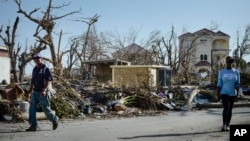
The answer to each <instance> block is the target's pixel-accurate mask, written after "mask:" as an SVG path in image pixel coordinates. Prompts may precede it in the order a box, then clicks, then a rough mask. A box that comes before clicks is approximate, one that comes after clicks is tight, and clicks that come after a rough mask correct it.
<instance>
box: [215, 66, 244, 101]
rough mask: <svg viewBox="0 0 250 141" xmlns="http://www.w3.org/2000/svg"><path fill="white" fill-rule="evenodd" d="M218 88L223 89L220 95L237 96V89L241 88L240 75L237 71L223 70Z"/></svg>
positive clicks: (219, 76) (220, 73) (219, 77)
mask: <svg viewBox="0 0 250 141" xmlns="http://www.w3.org/2000/svg"><path fill="white" fill-rule="evenodd" d="M217 86H218V87H221V91H220V94H227V95H229V96H236V90H235V89H236V88H238V87H239V86H240V73H239V71H238V70H237V69H234V68H232V69H222V70H220V72H219V75H218V82H217Z"/></svg>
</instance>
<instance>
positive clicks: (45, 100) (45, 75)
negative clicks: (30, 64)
mask: <svg viewBox="0 0 250 141" xmlns="http://www.w3.org/2000/svg"><path fill="white" fill-rule="evenodd" d="M33 59H34V62H35V63H36V66H35V67H34V68H33V71H32V79H31V86H30V90H29V94H30V95H29V98H30V107H29V124H30V127H29V128H28V129H26V131H36V129H37V120H36V109H37V105H38V104H40V105H41V107H42V110H43V112H44V114H45V115H46V117H47V118H48V120H49V121H51V122H52V124H53V127H52V129H53V130H55V129H56V128H57V127H58V117H57V116H56V115H55V114H53V113H52V110H51V108H50V92H49V90H48V85H49V83H51V81H52V80H53V78H52V74H51V72H50V70H49V68H48V67H47V66H46V65H45V64H44V63H42V57H41V55H40V54H36V55H34V57H33Z"/></svg>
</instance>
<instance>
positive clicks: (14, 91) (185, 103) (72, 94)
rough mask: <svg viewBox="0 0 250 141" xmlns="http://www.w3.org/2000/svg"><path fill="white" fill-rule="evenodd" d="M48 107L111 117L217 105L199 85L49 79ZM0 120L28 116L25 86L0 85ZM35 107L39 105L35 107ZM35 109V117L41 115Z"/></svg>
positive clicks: (62, 113)
mask: <svg viewBox="0 0 250 141" xmlns="http://www.w3.org/2000/svg"><path fill="white" fill-rule="evenodd" d="M53 89H54V92H53V93H51V108H52V109H53V110H54V112H56V113H57V115H58V116H59V117H60V118H85V117H89V118H97V119H99V118H114V117H130V116H144V115H157V114H160V113H162V112H164V111H169V110H172V111H180V110H193V109H198V110H199V109H202V108H209V107H213V108H216V107H221V104H220V102H218V99H217V97H216V93H215V90H206V89H204V88H201V87H199V86H169V87H167V88H138V87H136V88H125V87H120V88H115V87H112V86H110V85H106V84H99V83H98V82H94V83H93V82H91V83H86V82H83V81H75V80H74V81H68V80H63V81H60V78H57V79H56V80H55V81H54V82H53ZM0 92H1V99H0V120H10V121H25V120H27V119H28V106H29V103H28V102H27V101H26V96H27V90H26V88H22V87H21V86H19V85H18V84H17V83H15V84H10V85H8V86H5V87H2V88H1V91H0ZM249 100H250V99H249V98H247V97H243V96H242V97H241V98H239V101H241V102H238V103H237V102H236V106H249V105H250V104H249ZM38 108H39V107H38ZM45 118H46V117H45V115H44V114H43V112H41V111H40V110H38V112H37V119H45Z"/></svg>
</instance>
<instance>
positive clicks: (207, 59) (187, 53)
mask: <svg viewBox="0 0 250 141" xmlns="http://www.w3.org/2000/svg"><path fill="white" fill-rule="evenodd" d="M178 38H179V46H180V49H179V51H180V52H179V53H180V56H181V55H182V56H184V57H183V58H184V61H185V60H186V62H187V63H188V65H189V67H188V68H189V72H192V73H195V74H196V73H198V72H202V71H203V70H207V71H208V72H211V71H212V72H213V71H214V70H216V69H217V68H218V66H221V65H223V64H225V58H226V56H228V55H229V39H230V36H229V35H227V34H225V33H223V32H221V31H218V32H213V31H211V30H208V29H206V28H204V29H201V30H198V31H196V32H194V33H190V32H188V33H185V34H182V35H180V36H179V37H178ZM180 69H183V68H180Z"/></svg>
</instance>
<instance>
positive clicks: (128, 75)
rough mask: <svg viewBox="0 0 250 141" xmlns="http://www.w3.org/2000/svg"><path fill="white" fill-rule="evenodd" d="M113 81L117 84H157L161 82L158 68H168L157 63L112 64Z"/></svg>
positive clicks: (152, 85) (128, 85) (131, 85)
mask: <svg viewBox="0 0 250 141" xmlns="http://www.w3.org/2000/svg"><path fill="white" fill-rule="evenodd" d="M111 68H112V82H113V84H114V85H115V86H118V87H119V86H126V87H137V86H145V85H146V86H151V87H154V86H157V84H158V83H159V82H158V81H159V78H158V77H159V74H158V69H160V68H168V69H169V67H167V66H157V65H131V66H111Z"/></svg>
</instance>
